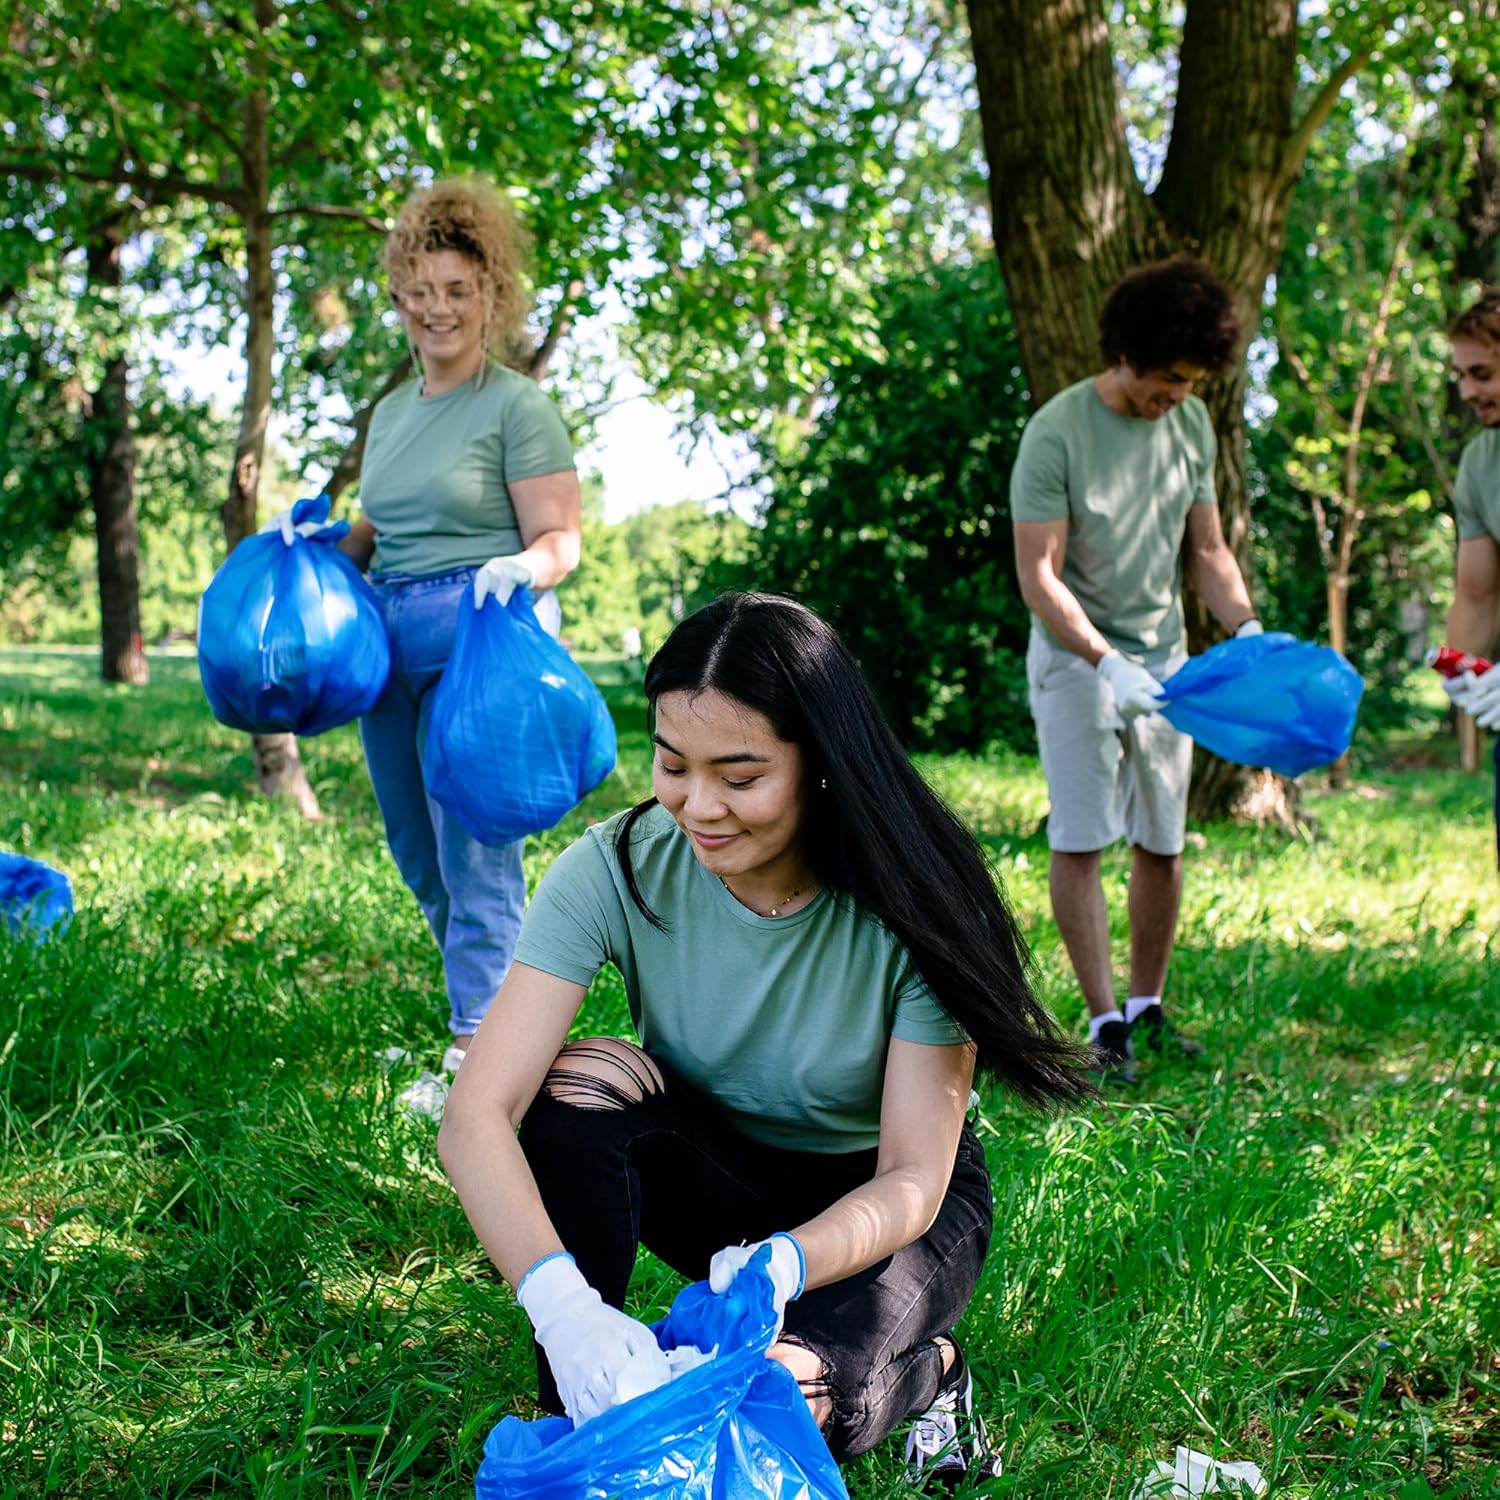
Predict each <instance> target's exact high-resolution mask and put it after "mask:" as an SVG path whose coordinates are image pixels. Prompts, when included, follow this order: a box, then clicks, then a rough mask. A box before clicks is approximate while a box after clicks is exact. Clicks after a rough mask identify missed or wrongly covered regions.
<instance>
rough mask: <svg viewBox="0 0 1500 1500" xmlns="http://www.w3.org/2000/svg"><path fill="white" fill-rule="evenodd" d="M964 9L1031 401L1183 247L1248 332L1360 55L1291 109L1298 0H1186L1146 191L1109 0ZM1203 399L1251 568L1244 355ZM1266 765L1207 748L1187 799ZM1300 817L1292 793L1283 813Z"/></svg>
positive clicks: (1095, 354)
mask: <svg viewBox="0 0 1500 1500" xmlns="http://www.w3.org/2000/svg"><path fill="white" fill-rule="evenodd" d="M968 9H969V20H970V28H971V31H972V35H973V45H974V61H975V68H976V78H977V83H978V90H979V107H980V116H981V122H982V124H983V128H984V143H985V154H986V156H987V158H988V161H989V169H990V203H991V210H992V214H993V218H994V229H995V250H996V254H997V255H998V257H999V260H1000V267H1001V271H1002V272H1003V274H1004V277H1005V287H1006V292H1007V294H1008V296H1009V299H1010V306H1011V313H1012V316H1013V317H1014V319H1015V324H1016V331H1017V334H1018V337H1019V339H1020V343H1021V351H1022V358H1023V361H1024V363H1025V366H1026V376H1027V381H1028V384H1029V385H1030V388H1031V392H1032V398H1033V400H1034V401H1035V402H1037V403H1040V402H1042V401H1045V400H1046V399H1047V398H1048V397H1049V396H1051V395H1052V394H1054V393H1055V392H1056V391H1058V390H1060V389H1062V388H1063V387H1064V386H1066V385H1069V384H1071V383H1072V382H1074V381H1077V380H1082V379H1083V378H1084V377H1085V376H1087V375H1089V374H1091V373H1094V372H1095V371H1097V370H1098V369H1099V368H1100V364H1101V360H1100V356H1099V351H1098V344H1097V328H1098V315H1099V308H1100V306H1101V304H1102V302H1103V299H1104V294H1105V292H1106V291H1107V290H1108V289H1109V287H1110V286H1111V285H1112V284H1113V283H1114V282H1115V281H1116V280H1118V279H1119V277H1120V276H1121V275H1123V274H1124V272H1125V271H1127V270H1128V269H1129V268H1130V267H1131V266H1134V265H1139V264H1141V263H1143V262H1145V261H1149V260H1153V259H1156V258H1159V257H1160V256H1162V255H1165V254H1169V253H1171V252H1172V251H1174V250H1179V249H1186V250H1191V251H1193V252H1195V253H1197V254H1201V255H1203V256H1204V257H1205V258H1206V259H1207V260H1208V261H1209V262H1210V263H1211V264H1213V265H1214V266H1215V268H1216V269H1217V270H1218V271H1219V273H1220V274H1221V275H1222V276H1223V277H1224V279H1225V281H1226V282H1227V283H1228V284H1229V286H1230V288H1231V289H1232V290H1233V292H1234V294H1235V300H1236V302H1237V304H1238V306H1239V309H1240V314H1241V317H1242V319H1243V321H1244V324H1245V328H1246V331H1247V333H1248V332H1249V331H1250V330H1253V329H1254V328H1255V326H1256V325H1257V323H1258V322H1259V320H1260V304H1261V297H1262V295H1263V293H1264V291H1265V284H1266V278H1267V277H1268V276H1269V275H1270V273H1271V271H1272V270H1273V269H1274V267H1275V265H1276V262H1277V260H1278V258H1279V256H1280V254H1281V247H1282V243H1283V240H1284V238H1285V231H1286V216H1287V209H1288V206H1289V204H1290V201H1291V191H1292V187H1293V185H1294V183H1295V180H1296V176H1297V173H1298V171H1299V170H1300V167H1301V162H1302V158H1303V156H1304V155H1305V153H1306V149H1307V145H1308V142H1309V141H1310V139H1311V136H1312V133H1313V131H1314V130H1315V129H1316V127H1317V125H1318V124H1319V123H1321V120H1322V119H1323V118H1325V117H1326V115H1327V112H1328V109H1329V108H1331V106H1332V102H1333V99H1334V98H1335V97H1336V96H1337V91H1338V88H1339V87H1341V86H1342V84H1343V82H1344V81H1346V79H1347V77H1348V76H1349V74H1350V73H1352V72H1353V70H1354V68H1355V67H1357V66H1358V63H1359V61H1360V59H1353V58H1351V59H1350V62H1349V64H1348V65H1347V67H1346V69H1345V70H1341V72H1340V74H1339V75H1338V76H1337V77H1336V78H1334V79H1330V80H1329V82H1328V84H1327V85H1326V86H1325V88H1324V89H1323V90H1322V91H1321V92H1320V94H1319V95H1318V97H1317V99H1316V100H1315V101H1314V103H1313V105H1312V107H1311V108H1310V110H1309V112H1308V114H1307V116H1306V117H1305V118H1304V120H1303V121H1302V122H1300V123H1299V124H1295V125H1294V122H1293V117H1292V103H1293V93H1294V87H1295V80H1296V60H1297V5H1296V0H1188V4H1187V12H1186V20H1185V24H1184V27H1183V36H1182V46H1181V49H1180V53H1179V73H1178V91H1177V103H1176V107H1175V109H1174V111H1173V117H1172V134H1171V145H1170V148H1169V150H1168V153H1167V159H1166V163H1165V166H1164V169H1163V172H1162V178H1161V182H1160V184H1159V185H1158V187H1157V188H1156V190H1155V191H1154V192H1153V193H1152V194H1150V195H1149V196H1148V195H1147V193H1146V192H1145V190H1144V188H1143V187H1142V185H1141V183H1140V180H1139V178H1138V177H1137V175H1136V171H1135V167H1134V164H1133V163H1132V161H1131V158H1130V151H1129V147H1128V143H1127V141H1126V136H1125V125H1124V120H1123V118H1122V116H1121V113H1120V109H1119V101H1118V97H1117V93H1116V88H1117V84H1116V77H1115V66H1114V55H1113V51H1112V48H1111V44H1110V35H1109V18H1108V12H1109V6H1108V5H1107V4H1106V3H1105V0H968ZM1203 397H1204V400H1205V401H1206V402H1207V404H1208V408H1209V411H1210V413H1211V415H1212V416H1213V419H1214V427H1215V430H1216V432H1217V434H1218V439H1219V457H1218V469H1217V480H1218V489H1219V505H1220V510H1221V512H1222V514H1223V517H1224V526H1225V532H1226V535H1227V536H1228V538H1229V542H1230V545H1231V547H1232V548H1233V549H1234V551H1235V553H1236V555H1237V556H1238V557H1239V559H1240V564H1241V567H1242V568H1243V569H1244V571H1245V574H1246V577H1247V578H1248V577H1249V576H1250V568H1249V561H1250V559H1249V506H1248V503H1247V497H1246V484H1245V471H1246V463H1245V420H1244V397H1245V372H1244V368H1243V366H1242V365H1239V366H1236V368H1235V369H1234V370H1232V371H1230V372H1229V373H1228V374H1226V375H1225V376H1223V377H1221V378H1220V379H1218V380H1215V381H1212V382H1210V383H1209V384H1208V385H1207V387H1206V388H1205V390H1204V392H1203ZM1187 603H1188V627H1189V642H1190V645H1191V646H1192V648H1193V649H1194V650H1201V649H1203V648H1204V647H1205V646H1206V645H1208V644H1210V643H1211V641H1212V640H1213V639H1214V637H1215V634H1216V632H1215V630H1214V628H1213V624H1212V621H1211V620H1210V619H1209V618H1208V615H1207V612H1206V611H1205V610H1204V609H1203V608H1202V607H1201V605H1199V604H1198V603H1197V601H1195V600H1193V599H1192V598H1189V600H1188V601H1187ZM1263 780H1264V778H1260V779H1258V780H1257V782H1256V785H1255V787H1252V786H1251V778H1250V777H1249V774H1248V773H1247V772H1245V771H1244V770H1243V768H1241V767H1237V766H1229V765H1227V764H1226V763H1224V762H1221V761H1215V760H1213V759H1212V758H1211V757H1207V756H1203V755H1200V756H1199V762H1198V766H1197V768H1196V770H1195V774H1194V793H1193V811H1194V813H1195V815H1197V816H1200V817H1201V816H1222V815H1225V814H1228V813H1232V812H1233V811H1234V810H1235V807H1236V805H1237V803H1239V802H1240V801H1241V800H1242V799H1243V798H1244V797H1245V796H1246V795H1247V793H1249V792H1251V791H1254V792H1255V793H1256V796H1257V797H1258V799H1259V800H1260V802H1261V803H1262V805H1263V804H1264V802H1265V795H1264V787H1263V786H1262V785H1260V782H1262V781H1263ZM1283 800H1285V798H1283ZM1293 816H1294V811H1293V809H1292V808H1291V806H1290V805H1289V804H1288V805H1287V806H1286V807H1284V808H1283V810H1282V813H1281V814H1280V815H1279V817H1280V820H1281V821H1284V822H1289V821H1291V819H1292V818H1293Z"/></svg>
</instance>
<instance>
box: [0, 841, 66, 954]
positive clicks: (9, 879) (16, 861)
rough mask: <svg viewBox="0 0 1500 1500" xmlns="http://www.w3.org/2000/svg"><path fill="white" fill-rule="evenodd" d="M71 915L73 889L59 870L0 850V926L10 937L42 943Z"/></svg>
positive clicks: (59, 928)
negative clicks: (31, 939)
mask: <svg viewBox="0 0 1500 1500" xmlns="http://www.w3.org/2000/svg"><path fill="white" fill-rule="evenodd" d="M72 915H73V887H72V884H71V883H70V882H69V880H68V877H67V876H66V875H64V874H63V872H62V871H61V870H54V869H53V868H52V866H51V865H44V864H43V863H42V862H41V861H40V860H36V859H27V858H26V856H25V855H24V854H9V853H7V852H6V851H5V850H3V849H0V924H3V926H4V930H5V931H6V932H7V933H9V934H10V936H12V937H26V936H30V937H32V938H34V939H35V940H36V941H37V942H39V943H42V942H45V941H46V940H47V939H48V938H49V937H50V936H51V935H52V933H53V931H54V930H56V931H59V932H60V931H62V930H63V929H64V928H66V926H67V925H68V921H69V919H70V918H71V917H72Z"/></svg>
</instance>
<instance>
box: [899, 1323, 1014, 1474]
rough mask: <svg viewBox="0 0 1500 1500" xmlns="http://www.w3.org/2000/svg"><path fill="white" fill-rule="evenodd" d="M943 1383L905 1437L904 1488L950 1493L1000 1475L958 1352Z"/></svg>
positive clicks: (999, 1465) (969, 1378)
mask: <svg viewBox="0 0 1500 1500" xmlns="http://www.w3.org/2000/svg"><path fill="white" fill-rule="evenodd" d="M948 1380H949V1382H950V1383H949V1384H948V1386H947V1387H946V1388H945V1389H943V1390H940V1391H939V1392H938V1393H937V1395H936V1396H934V1397H933V1401H932V1405H931V1406H929V1407H928V1408H927V1410H926V1411H924V1412H923V1413H922V1414H921V1416H919V1417H917V1418H916V1419H915V1420H914V1421H913V1422H912V1424H911V1427H910V1429H909V1430H908V1432H907V1434H906V1482H907V1483H908V1484H910V1485H913V1486H915V1487H916V1488H919V1489H926V1488H927V1486H928V1484H929V1483H934V1482H935V1483H936V1484H938V1485H940V1486H941V1487H942V1488H944V1489H953V1488H955V1487H956V1486H957V1485H958V1484H959V1482H960V1481H962V1480H966V1479H967V1480H970V1481H973V1480H977V1479H993V1478H995V1477H996V1476H997V1475H998V1474H999V1473H1000V1472H1001V1463H1000V1455H999V1454H998V1453H996V1452H995V1451H994V1450H993V1449H992V1448H991V1447H990V1441H989V1434H988V1433H987V1432H986V1431H985V1427H984V1418H983V1417H981V1416H980V1415H979V1413H978V1412H976V1411H975V1410H974V1377H973V1376H972V1375H971V1374H970V1373H969V1367H968V1363H967V1362H966V1361H965V1359H964V1356H963V1351H962V1350H959V1351H958V1358H957V1367H956V1368H955V1369H953V1370H950V1371H949V1372H948Z"/></svg>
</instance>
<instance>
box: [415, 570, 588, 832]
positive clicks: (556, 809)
mask: <svg viewBox="0 0 1500 1500" xmlns="http://www.w3.org/2000/svg"><path fill="white" fill-rule="evenodd" d="M614 764H615V726H614V720H612V719H611V718H610V716H609V709H608V707H607V706H606V705H605V702H604V699H603V698H602V697H601V696H600V694H599V689H598V688H596V687H595V686H594V684H593V683H592V682H590V681H589V679H588V675H587V673H585V672H584V670H583V668H582V667H580V666H579V665H578V663H577V662H575V661H574V660H573V658H572V657H571V656H569V655H568V653H567V652H566V651H565V650H564V649H563V647H562V646H560V645H559V644H558V643H557V642H556V641H555V640H553V639H552V637H551V636H550V635H548V634H547V632H546V631H545V630H543V629H542V627H541V626H540V625H539V624H538V623H537V618H536V615H535V613H534V612H533V610H532V605H531V595H530V593H529V592H528V591H527V590H526V589H519V588H518V589H516V590H515V592H514V593H513V594H511V596H510V602H509V604H504V605H502V604H501V603H500V601H499V600H498V599H497V598H495V597H494V595H493V594H492V595H491V596H490V597H489V598H487V599H486V600H485V601H484V607H483V608H482V609H475V608H474V596H473V594H472V593H465V594H463V595H462V596H461V602H460V603H459V606H458V628H457V629H456V631H455V632H454V636H453V650H452V652H451V653H450V654H449V657H448V665H447V666H446V667H444V668H443V675H442V678H441V680H440V681H439V682H438V685H437V692H436V693H435V694H434V695H433V701H432V718H431V721H430V722H429V723H428V726H427V744H426V747H425V753H424V755H423V759H422V773H423V776H424V778H425V779H426V782H427V790H428V791H429V792H431V793H432V795H433V796H434V797H435V798H436V799H437V801H438V802H439V803H440V804H441V805H442V806H443V807H445V808H446V809H447V810H448V811H449V812H450V813H452V814H453V816H454V817H455V818H457V819H458V821H459V822H460V823H462V824H463V826H464V827H465V828H466V829H467V830H468V832H469V834H470V835H471V836H472V837H473V838H476V839H478V840H479V842H480V843H481V844H508V843H510V842H511V841H512V840H514V839H520V838H525V837H526V835H527V834H529V833H540V832H541V831H542V830H543V829H544V828H551V827H552V825H553V824H554V823H556V822H557V821H558V819H559V818H562V817H564V816H565V815H566V814H568V813H570V812H571V811H572V810H573V809H574V808H575V807H576V806H577V805H578V804H579V802H581V801H582V800H583V798H584V797H585V796H587V795H588V793H589V792H591V791H593V789H594V788H595V787H596V786H598V785H599V783H600V782H601V781H603V780H604V778H605V777H606V776H608V775H609V773H610V772H611V771H612V770H613V769H614Z"/></svg>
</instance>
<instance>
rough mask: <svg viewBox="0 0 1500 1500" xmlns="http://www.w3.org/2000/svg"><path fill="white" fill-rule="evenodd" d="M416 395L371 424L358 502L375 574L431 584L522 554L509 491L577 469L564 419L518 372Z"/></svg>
mask: <svg viewBox="0 0 1500 1500" xmlns="http://www.w3.org/2000/svg"><path fill="white" fill-rule="evenodd" d="M421 389H422V382H421V379H420V378H419V377H415V376H414V377H413V378H412V379H410V380H408V381H406V383H405V384H403V385H400V386H398V387H397V388H396V389H395V390H394V391H392V392H391V394H390V395H389V396H387V397H386V398H385V400H384V401H382V402H381V403H380V405H379V406H377V407H376V408H375V413H374V416H373V417H372V418H371V419H370V431H369V434H368V435H367V436H366V438H365V456H364V466H363V469H362V470H361V474H360V482H359V500H360V505H361V507H362V508H363V510H364V513H365V515H366V516H367V517H368V518H369V520H370V523H371V524H372V525H373V526H374V528H375V555H374V557H373V558H372V559H371V562H370V571H371V573H375V574H382V573H403V574H407V575H410V576H413V577H417V578H427V577H431V576H432V575H433V574H436V573H451V572H453V571H454V570H455V569H456V568H469V567H474V566H476V565H478V564H479V563H484V562H488V561H489V560H490V558H492V557H501V556H504V555H505V554H506V553H510V552H519V551H521V549H522V547H523V545H524V544H523V542H522V540H521V532H520V528H519V527H518V526H517V524H516V512H515V508H514V506H513V505H512V504H511V499H510V491H509V489H508V486H509V485H511V484H512V483H514V482H515V481H516V480H518V479H534V478H536V477H537V476H538V475H539V474H556V473H557V472H558V471H559V470H563V469H571V468H572V467H573V444H572V440H571V439H570V438H569V437H568V429H567V428H566V427H565V426H564V425H563V420H562V417H561V416H560V415H559V414H558V410H557V408H556V407H555V406H554V405H553V404H552V402H551V401H550V400H549V399H548V397H547V396H545V395H544V394H543V393H542V391H541V388H540V387H539V386H538V385H537V384H536V382H535V381H534V380H531V379H529V378H528V377H527V376H525V375H522V374H521V373H520V371H518V370H508V369H506V368H505V367H504V366H503V365H495V364H492V365H490V366H489V369H488V371H487V373H486V375H485V379H484V383H483V384H482V385H479V386H476V384H475V382H474V381H473V380H468V381H465V382H464V384H463V385H461V386H457V387H455V388H454V389H453V390H451V391H446V392H444V393H443V395H441V396H423V395H422V394H421Z"/></svg>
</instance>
